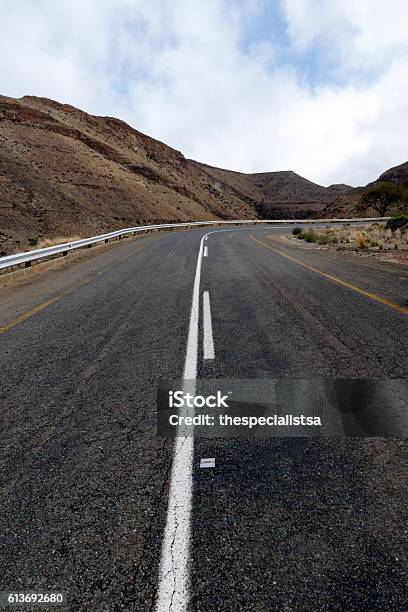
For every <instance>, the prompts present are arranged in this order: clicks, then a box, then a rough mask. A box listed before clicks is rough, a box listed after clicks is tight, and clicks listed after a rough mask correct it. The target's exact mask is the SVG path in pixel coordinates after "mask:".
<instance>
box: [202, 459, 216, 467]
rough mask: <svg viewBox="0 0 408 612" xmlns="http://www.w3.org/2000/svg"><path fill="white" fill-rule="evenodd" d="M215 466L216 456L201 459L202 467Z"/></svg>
mask: <svg viewBox="0 0 408 612" xmlns="http://www.w3.org/2000/svg"><path fill="white" fill-rule="evenodd" d="M213 467H215V457H208V458H207V459H200V468H213Z"/></svg>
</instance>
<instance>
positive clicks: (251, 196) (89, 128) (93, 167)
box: [0, 96, 356, 255]
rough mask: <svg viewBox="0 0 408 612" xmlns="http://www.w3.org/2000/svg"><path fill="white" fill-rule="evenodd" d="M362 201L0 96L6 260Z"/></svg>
mask: <svg viewBox="0 0 408 612" xmlns="http://www.w3.org/2000/svg"><path fill="white" fill-rule="evenodd" d="M355 201H356V195H355V190H353V189H352V188H350V187H348V186H347V185H332V186H330V187H327V188H326V187H322V186H321V185H317V184H315V183H312V182H311V181H308V180H307V179H305V178H303V177H301V176H299V175H297V174H296V173H294V172H291V171H287V172H267V173H262V174H243V173H239V172H232V171H229V170H223V169H220V168H213V167H211V166H208V165H206V164H202V163H199V162H197V161H193V160H189V159H186V158H185V157H184V156H183V155H182V153H180V152H179V151H176V150H174V149H172V148H171V147H168V146H167V145H165V144H163V143H161V142H159V141H157V140H155V139H153V138H150V137H149V136H146V135H145V134H142V133H141V132H138V131H137V130H135V129H133V128H131V127H130V126H129V125H127V124H126V123H124V122H123V121H120V120H118V119H113V118H111V117H94V116H91V115H89V114H87V113H85V112H82V111H80V110H78V109H76V108H74V107H72V106H69V105H65V104H60V103H57V102H54V101H52V100H48V99H45V98H36V97H24V98H20V99H14V98H8V97H4V96H0V254H2V255H4V254H8V253H11V252H14V251H21V250H24V249H26V248H28V247H29V246H36V245H38V244H41V241H42V240H43V239H44V238H46V237H47V238H54V237H71V236H89V235H93V234H96V233H102V232H104V231H108V230H113V229H116V228H120V227H125V226H134V225H138V224H148V223H165V222H178V221H190V220H206V219H249V218H252V219H253V218H257V217H259V218H279V217H310V216H329V215H332V214H336V213H339V212H341V213H343V214H344V211H346V212H347V213H349V211H350V207H352V205H353V203H354V202H355Z"/></svg>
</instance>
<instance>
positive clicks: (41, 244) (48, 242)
mask: <svg viewBox="0 0 408 612" xmlns="http://www.w3.org/2000/svg"><path fill="white" fill-rule="evenodd" d="M81 238H82V236H78V235H77V236H55V238H43V239H42V240H39V241H38V244H37V245H36V246H34V247H33V248H34V249H45V248H47V247H52V246H57V244H65V243H66V242H75V240H81Z"/></svg>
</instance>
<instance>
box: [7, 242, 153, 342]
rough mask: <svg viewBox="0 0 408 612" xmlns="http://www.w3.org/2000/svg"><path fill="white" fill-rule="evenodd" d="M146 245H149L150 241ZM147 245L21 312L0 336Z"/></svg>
mask: <svg viewBox="0 0 408 612" xmlns="http://www.w3.org/2000/svg"><path fill="white" fill-rule="evenodd" d="M156 240H157V238H156ZM148 244H151V241H150V242H149V243H148ZM148 244H144V245H143V246H141V247H140V248H139V249H136V250H134V251H132V252H131V253H129V254H128V255H125V257H121V258H120V259H118V260H116V261H114V262H113V263H112V264H110V265H109V266H106V267H105V268H102V270H100V271H99V272H97V273H96V274H93V275H92V276H90V277H88V278H87V279H85V280H84V281H81V282H80V283H76V284H75V285H72V287H69V289H66V290H65V291H62V292H61V293H59V294H58V295H56V296H55V297H53V298H51V299H49V300H47V301H46V302H42V303H41V304H38V305H37V306H34V308H31V310H27V311H26V312H23V313H22V314H21V315H20V316H19V317H17V319H14V321H10V323H6V325H3V326H2V327H0V334H4V333H6V332H8V331H9V330H10V329H12V328H13V327H16V325H19V324H20V323H23V322H24V321H26V320H27V319H29V318H30V317H32V316H34V315H35V314H37V313H38V312H41V311H42V310H44V308H47V307H48V306H51V304H55V302H58V301H59V300H60V299H61V298H63V297H65V296H66V295H68V294H69V293H71V292H72V291H74V290H75V289H79V287H82V286H83V285H86V284H87V283H90V282H91V281H92V280H94V279H95V278H96V277H97V276H99V275H100V274H104V273H105V272H107V271H108V270H111V269H112V268H113V267H115V266H117V265H118V264H120V263H122V261H125V259H129V257H132V256H133V255H135V254H136V253H139V252H140V251H142V250H143V249H145V248H146V247H147V246H148Z"/></svg>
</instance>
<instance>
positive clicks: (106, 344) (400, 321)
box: [0, 227, 408, 612]
mask: <svg viewBox="0 0 408 612" xmlns="http://www.w3.org/2000/svg"><path fill="white" fill-rule="evenodd" d="M206 233H208V230H192V231H186V232H177V233H167V232H166V233H160V234H154V235H151V236H146V237H144V238H138V239H136V240H133V241H125V242H123V244H121V245H118V246H117V247H115V248H113V249H110V250H107V251H103V252H102V253H101V254H99V255H97V256H92V257H90V258H89V259H87V258H85V259H84V260H82V261H81V262H79V263H76V264H74V265H72V266H70V267H68V268H67V269H65V270H64V271H63V272H48V273H46V274H44V275H43V276H41V277H39V278H37V279H36V280H35V281H33V282H31V283H28V284H26V285H24V286H22V287H20V288H15V289H9V290H6V291H3V292H1V293H0V346H1V351H0V383H1V384H0V405H1V421H0V427H1V446H0V479H1V492H0V534H1V536H0V590H8V589H12V590H16V589H21V590H22V589H24V590H32V589H36V590H51V589H52V590H57V589H60V590H63V591H65V592H66V593H67V595H68V600H69V605H70V609H72V610H116V609H123V610H138V611H139V610H143V611H144V610H151V609H154V606H155V604H156V602H157V600H158V597H159V601H168V599H166V597H164V598H162V599H160V596H159V591H160V584H161V583H162V582H163V575H162V573H160V562H162V563H163V555H165V554H166V553H165V550H164V549H165V545H164V534H165V533H166V530H168V529H169V515H168V502H169V491H170V493H171V492H172V490H173V489H172V487H173V486H174V482H173V484H172V481H174V474H173V475H172V472H171V469H172V463H173V454H174V453H173V451H174V440H172V439H165V438H161V437H158V436H157V435H156V410H157V399H156V398H157V390H158V384H159V381H160V380H163V379H164V380H180V379H181V378H182V376H183V372H186V367H187V365H188V367H189V368H190V369H189V371H194V373H195V377H196V379H197V384H199V383H200V381H203V380H204V381H205V380H209V379H251V380H264V379H278V378H280V379H283V380H286V379H308V380H311V379H322V378H334V377H337V378H344V379H348V378H358V379H376V380H380V379H394V378H396V379H404V378H407V377H408V361H407V358H406V356H407V354H408V334H407V328H408V325H407V324H408V314H407V312H405V310H406V308H407V287H408V270H407V269H406V268H405V267H403V266H401V265H397V264H395V265H394V264H388V263H383V262H382V263H381V262H378V261H372V260H368V259H364V258H360V257H357V256H354V255H351V254H350V255H337V254H331V253H327V252H322V251H320V250H316V249H315V248H308V247H307V246H306V245H303V244H291V243H288V242H287V241H286V240H285V238H284V234H285V231H284V230H274V229H272V228H262V229H261V228H259V227H258V228H245V229H239V230H237V229H231V230H229V231H222V232H221V231H216V232H214V233H211V234H210V235H209V236H208V238H207V240H205V241H203V243H202V246H203V250H202V253H201V255H202V258H201V265H200V278H199V285H198V294H197V296H196V297H198V299H199V308H198V310H197V312H195V313H194V312H192V311H191V305H192V301H193V306H194V289H197V268H198V266H197V257H198V253H199V249H200V242H201V239H202V237H203V236H204V234H206ZM204 247H206V248H207V251H206V253H204ZM203 292H208V300H209V303H210V305H211V319H210V320H211V328H212V329H211V331H212V334H211V339H212V347H211V343H209V337H210V336H209V327H208V326H209V322H208V320H207V321H206V323H205V325H204V319H203V313H202V308H201V304H202V293H203ZM377 298H379V299H377ZM380 300H383V301H380ZM193 310H194V309H193ZM193 315H194V316H193ZM207 316H208V313H207ZM194 318H195V321H193V319H194ZM13 322H14V323H13ZM192 323H194V324H195V325H196V338H195V340H196V342H195V343H194V333H193V335H191V334H192V330H193V332H194V325H193V327H192ZM191 339H192V343H191V342H190V340H191ZM186 346H187V349H186ZM211 348H212V349H213V358H212V357H211ZM204 351H205V352H204ZM208 351H209V352H208ZM189 355H190V357H189ZM204 357H206V358H204ZM189 360H190V361H189ZM187 362H188V363H187ZM384 384H385V385H391V386H392V385H393V383H392V382H391V383H388V382H387V383H384ZM395 384H396V385H397V387H396V390H395V389H394V391H395V395H396V397H398V398H399V400H398V401H399V404H398V406H397V408H395V406H393V407H392V409H393V410H396V412H397V413H398V414H397V417H396V418H397V422H398V424H399V425H400V426H401V435H406V429H404V428H405V427H406V422H405V419H404V416H405V412H404V411H405V410H406V398H407V392H406V387H405V383H404V381H403V380H399V381H396V383H395ZM384 401H385V400H384ZM397 403H398V402H397ZM398 419H399V420H398ZM183 452H184V451H183ZM191 452H192V455H191V458H190V459H191V461H190V459H189V457H188V456H186V457H184V458H183V457H182V455H179V456H180V457H181V460H182V461H184V462H185V463H184V464H183V469H184V470H186V472H185V473H186V475H187V476H186V478H187V479H188V480H190V481H191V485H192V486H191V491H190V495H188V491H189V486H188V485H187V486H186V487H185V488H184V489H183V487H181V488H182V489H183V492H182V493H181V494H182V495H184V496H186V495H187V497H186V499H187V501H188V504H187V506H188V507H186V508H184V509H183V512H186V513H187V514H186V515H185V517H184V518H186V520H187V522H188V524H189V525H191V528H190V529H187V532H186V533H184V536H185V537H184V540H185V542H186V543H187V545H186V546H185V547H184V548H183V549H182V550H181V552H180V555H181V556H180V567H181V566H183V564H184V566H185V569H186V571H187V578H186V576H184V578H186V580H187V582H186V584H185V585H184V586H185V587H186V590H185V591H183V592H180V593H179V594H176V595H175V597H173V599H172V601H173V608H172V609H173V610H176V611H177V612H178V610H182V609H183V606H185V608H184V609H187V610H197V611H198V610H201V611H211V612H212V611H214V610H226V611H227V610H228V611H230V610H259V611H261V610H262V611H263V610H282V611H301V610H307V611H309V610H310V611H315V610H316V611H326V610H327V611H329V610H339V611H340V610H341V611H343V610H344V611H346V610H347V611H352V610H379V611H380V610H381V611H384V610H390V611H391V610H392V611H399V610H401V611H402V610H404V611H405V610H406V609H407V608H408V577H407V574H406V570H407V540H408V528H407V524H408V520H407V519H408V511H407V505H406V499H407V493H408V487H407V479H406V471H407V464H408V447H407V444H406V442H405V440H403V439H401V438H400V439H399V438H373V437H371V438H364V437H349V438H345V437H332V438H325V437H315V436H311V437H310V436H309V437H292V436H290V435H289V436H286V437H271V438H267V439H258V438H256V437H251V438H244V439H230V438H228V437H224V438H216V437H212V438H209V437H197V438H196V439H195V441H194V442H193V443H192V445H191ZM208 457H211V458H215V460H216V464H215V468H210V469H200V459H202V458H208ZM186 491H187V493H186ZM175 512H176V513H178V512H180V509H179V508H176V511H175ZM176 518H177V516H176ZM183 520H184V519H183ZM170 522H171V521H170ZM170 528H171V526H170ZM179 528H181V527H180V525H178V526H177V529H179ZM180 535H183V534H182V533H181V534H178V535H177V537H180ZM174 559H176V560H177V557H174ZM174 559H173V561H174ZM160 560H161V561H160ZM175 571H176V572H177V571H178V569H177V568H175ZM164 590H165V589H164ZM173 595H174V594H173Z"/></svg>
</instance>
